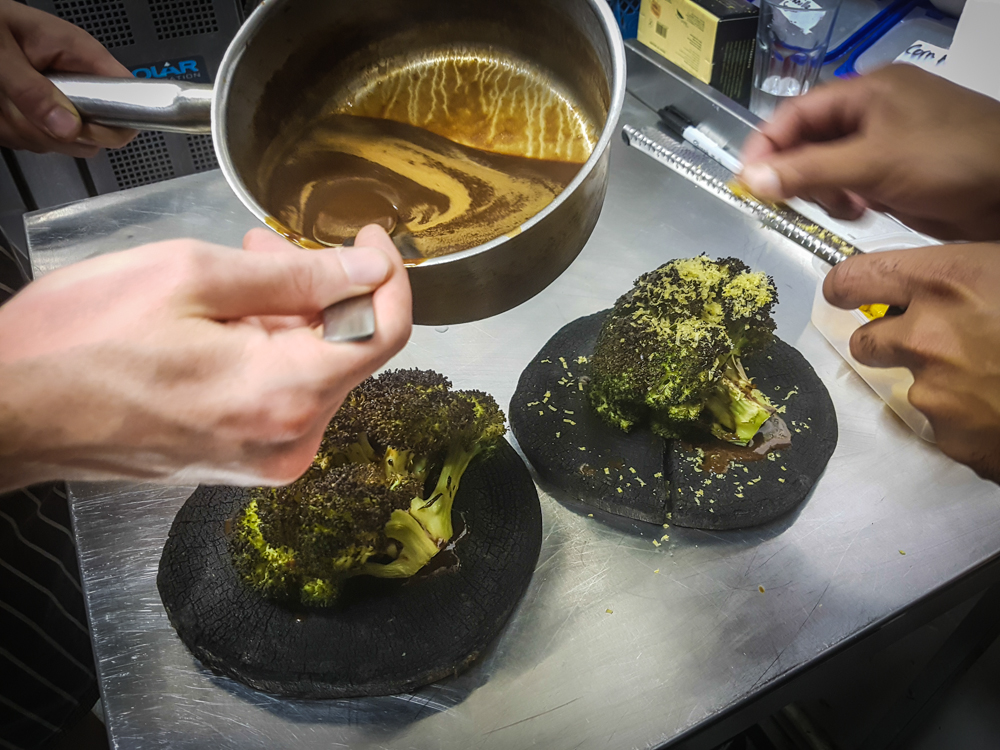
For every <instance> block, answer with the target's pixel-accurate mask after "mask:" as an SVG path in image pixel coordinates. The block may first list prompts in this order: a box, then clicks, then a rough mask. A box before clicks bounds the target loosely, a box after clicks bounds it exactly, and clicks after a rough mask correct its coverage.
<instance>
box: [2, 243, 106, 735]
mask: <svg viewBox="0 0 1000 750" xmlns="http://www.w3.org/2000/svg"><path fill="white" fill-rule="evenodd" d="M26 279H27V274H26V270H25V269H24V268H23V267H22V262H21V261H20V259H19V258H18V257H17V255H16V254H15V252H14V251H13V250H12V249H11V248H10V247H9V246H8V245H6V244H5V243H4V242H3V236H2V234H0V304H2V303H3V302H5V301H6V300H7V299H8V298H9V297H10V296H11V295H12V294H14V292H15V291H16V290H17V289H19V288H20V287H21V286H23V285H24V283H25V281H26ZM96 700H97V681H96V677H95V673H94V654H93V651H92V650H91V645H90V633H89V631H88V628H87V616H86V612H85V610H84V604H83V593H82V591H81V589H80V571H79V569H78V567H77V560H76V548H75V545H74V542H73V534H72V531H71V530H70V520H69V507H68V504H67V499H66V491H65V486H64V485H62V484H61V483H53V484H47V485H38V486H35V487H29V488H27V489H24V490H18V491H16V492H11V493H7V494H5V495H0V748H16V750H28V749H29V748H38V747H41V746H42V745H44V744H45V743H46V742H47V741H49V740H50V739H51V738H52V737H53V736H55V735H56V734H58V733H59V731H60V730H62V729H63V728H66V727H69V726H72V725H73V724H74V723H76V721H78V720H79V719H80V718H81V717H82V716H83V715H84V714H85V713H86V712H87V711H89V710H90V709H91V707H92V706H93V705H94V703H95V702H96Z"/></svg>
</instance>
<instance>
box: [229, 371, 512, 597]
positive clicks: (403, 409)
mask: <svg viewBox="0 0 1000 750" xmlns="http://www.w3.org/2000/svg"><path fill="white" fill-rule="evenodd" d="M504 422H505V420H504V414H503V412H502V411H501V410H500V408H499V407H498V406H497V404H496V401H494V400H493V398H492V397H491V396H489V395H487V394H485V393H481V392H479V391H453V390H451V382H450V381H449V380H448V379H447V378H445V377H444V376H442V375H439V374H437V373H434V372H430V371H423V370H395V371H390V372H386V373H383V374H382V375H380V376H379V377H377V378H369V379H367V380H366V381H365V382H363V383H362V384H361V385H359V386H358V387H357V388H355V389H354V390H353V391H351V393H350V394H349V395H348V397H347V398H346V399H345V401H344V404H343V405H342V407H341V409H340V411H338V413H337V415H336V416H335V417H334V419H333V420H332V421H331V422H330V425H329V426H328V428H327V430H326V433H325V434H324V437H323V441H322V443H321V446H320V450H319V452H318V453H317V455H316V458H315V459H314V461H313V464H312V466H311V467H310V468H309V470H308V471H307V472H306V473H305V474H304V475H303V476H302V477H301V478H300V479H298V480H297V481H296V482H294V483H293V484H291V485H289V486H287V487H281V488H277V489H267V488H260V489H257V490H254V491H253V493H252V497H251V501H250V503H249V504H248V506H247V508H246V509H245V510H244V511H243V513H242V514H241V515H240V516H239V518H238V519H237V524H236V533H235V534H234V535H233V542H232V552H233V559H234V562H235V565H236V568H237V570H238V571H239V572H240V574H241V575H242V576H243V578H244V579H245V580H246V581H247V582H249V583H250V584H251V585H252V586H254V587H256V588H258V589H259V590H261V591H262V592H263V593H264V594H265V595H267V596H271V597H274V598H279V599H284V600H294V599H298V600H299V601H301V602H302V603H304V604H312V605H325V604H330V603H332V602H333V601H334V600H335V599H336V597H337V595H338V593H339V590H340V587H341V584H342V583H343V582H344V580H346V579H347V578H349V577H352V576H357V575H371V576H377V577H382V578H401V577H408V576H411V575H413V574H414V573H416V572H417V571H418V570H420V569H421V568H422V567H423V566H424V565H425V564H426V563H427V562H428V561H429V560H430V559H431V558H432V557H434V555H436V554H437V553H438V551H439V550H440V549H441V548H442V547H444V546H445V544H447V542H448V541H449V540H450V539H451V537H452V534H453V528H452V522H451V509H452V504H453V502H454V499H455V494H456V492H457V491H458V486H459V482H460V480H461V477H462V474H463V473H464V472H465V470H466V468H467V467H468V466H469V463H470V462H471V461H472V460H473V459H474V458H475V457H476V456H477V455H480V454H482V453H483V452H485V451H488V450H490V449H492V448H493V447H494V446H495V445H496V444H497V442H498V441H499V440H500V438H501V437H502V436H503V435H504V433H505V431H506V427H505V423H504ZM435 475H436V476H437V478H436V481H435V482H434V484H433V488H432V489H431V491H429V492H427V491H425V488H426V487H427V485H428V480H429V479H434V478H435Z"/></svg>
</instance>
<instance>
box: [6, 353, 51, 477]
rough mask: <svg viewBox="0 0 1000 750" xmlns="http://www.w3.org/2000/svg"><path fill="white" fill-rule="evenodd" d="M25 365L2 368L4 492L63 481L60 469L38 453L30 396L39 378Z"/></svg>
mask: <svg viewBox="0 0 1000 750" xmlns="http://www.w3.org/2000/svg"><path fill="white" fill-rule="evenodd" d="M26 369H30V368H26V367H25V366H24V365H22V364H19V363H18V364H7V363H4V364H0V492H7V491H9V490H14V489H18V488H19V487H27V486H28V485H30V484H36V483H38V482H44V481H48V480H52V479H59V478H60V477H59V476H58V471H57V470H56V467H54V466H51V465H49V464H47V463H45V462H44V461H42V460H40V455H38V452H37V451H36V450H35V447H36V446H35V444H36V443H37V440H36V438H35V435H36V433H37V432H38V429H37V428H38V427H39V425H32V422H31V414H32V412H34V411H36V410H37V405H36V404H34V403H33V401H34V398H33V397H32V394H31V393H30V390H32V386H31V382H32V379H33V378H34V377H35V375H34V374H33V373H31V372H25V370H26Z"/></svg>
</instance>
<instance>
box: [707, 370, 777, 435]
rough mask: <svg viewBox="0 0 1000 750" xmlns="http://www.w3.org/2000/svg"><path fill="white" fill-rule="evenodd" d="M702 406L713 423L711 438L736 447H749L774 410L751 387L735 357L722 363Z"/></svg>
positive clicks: (759, 393) (764, 397)
mask: <svg viewBox="0 0 1000 750" xmlns="http://www.w3.org/2000/svg"><path fill="white" fill-rule="evenodd" d="M705 406H706V407H707V408H708V410H709V411H710V412H711V413H712V416H714V417H715V419H716V422H715V424H713V425H712V434H713V435H715V436H716V437H717V438H719V439H721V440H725V441H727V442H730V443H737V444H739V445H749V444H750V442H751V441H752V440H753V437H754V435H756V434H757V430H759V429H760V426H761V425H762V424H764V422H766V421H767V420H768V419H769V418H770V416H771V415H772V414H773V413H774V406H773V405H772V404H771V402H770V401H768V399H767V396H765V395H764V394H763V393H761V392H760V391H759V390H757V389H756V388H755V387H754V385H753V383H752V382H751V381H750V378H748V377H747V374H746V371H744V369H743V363H742V362H740V359H739V357H737V356H736V355H735V354H734V355H732V356H730V358H729V360H728V361H727V362H726V368H725V370H724V372H723V375H722V378H721V379H720V380H719V382H718V384H717V386H716V389H715V392H714V393H713V394H712V395H711V396H710V397H709V398H708V401H707V402H706V404H705Z"/></svg>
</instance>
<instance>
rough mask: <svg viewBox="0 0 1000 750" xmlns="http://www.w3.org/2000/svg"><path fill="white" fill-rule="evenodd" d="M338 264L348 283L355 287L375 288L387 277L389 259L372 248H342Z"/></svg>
mask: <svg viewBox="0 0 1000 750" xmlns="http://www.w3.org/2000/svg"><path fill="white" fill-rule="evenodd" d="M340 264H341V265H342V266H343V267H344V273H345V274H346V275H347V279H348V281H350V282H351V283H352V284H356V285H357V286H376V285H377V284H380V283H382V282H383V281H385V277H386V276H388V275H389V259H388V258H386V257H385V253H383V252H382V251H381V250H377V249H375V248H373V247H345V248H342V249H341V250H340Z"/></svg>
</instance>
